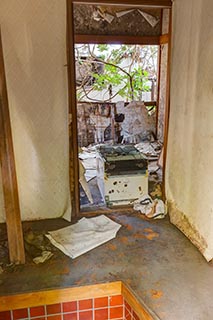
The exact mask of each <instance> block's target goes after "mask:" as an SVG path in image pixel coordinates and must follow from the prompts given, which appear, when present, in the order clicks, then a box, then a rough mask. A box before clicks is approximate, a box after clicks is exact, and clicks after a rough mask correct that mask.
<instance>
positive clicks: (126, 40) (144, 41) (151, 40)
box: [74, 34, 161, 45]
mask: <svg viewBox="0 0 213 320" xmlns="http://www.w3.org/2000/svg"><path fill="white" fill-rule="evenodd" d="M160 38H161V37H160V36H155V37H148V36H147V37H141V36H117V35H95V34H94V35H93V34H75V36H74V41H75V43H93V44H105V43H106V44H107V43H109V44H141V45H159V44H160Z"/></svg>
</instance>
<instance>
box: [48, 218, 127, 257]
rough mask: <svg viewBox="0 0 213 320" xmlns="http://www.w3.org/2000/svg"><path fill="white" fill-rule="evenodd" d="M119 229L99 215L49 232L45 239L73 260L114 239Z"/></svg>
mask: <svg viewBox="0 0 213 320" xmlns="http://www.w3.org/2000/svg"><path fill="white" fill-rule="evenodd" d="M120 227H121V225H120V224H118V223H116V222H114V221H112V220H111V219H109V218H107V217H106V216H104V215H101V216H98V217H95V218H82V219H81V220H79V221H78V222H77V223H76V224H74V225H71V226H69V227H65V228H62V229H60V230H56V231H51V232H49V234H46V237H47V238H48V239H49V240H50V241H51V243H52V244H53V245H54V246H55V247H57V248H58V249H60V250H61V251H62V252H63V253H64V254H66V255H67V256H69V257H71V258H73V259H74V258H76V257H79V256H80V255H82V254H83V253H85V252H88V251H90V250H92V249H93V248H96V247H98V246H99V245H101V244H103V243H105V242H107V241H109V240H111V239H113V238H115V237H116V234H117V232H118V230H119V229H120Z"/></svg>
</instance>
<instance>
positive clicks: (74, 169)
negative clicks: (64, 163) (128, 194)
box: [67, 0, 80, 217]
mask: <svg viewBox="0 0 213 320" xmlns="http://www.w3.org/2000/svg"><path fill="white" fill-rule="evenodd" d="M73 23H74V19H73V4H72V2H71V1H70V0H67V72H68V100H69V114H70V115H71V119H70V124H69V139H70V143H69V151H70V191H71V204H72V217H77V216H78V215H79V212H80V195H79V162H78V161H79V160H78V131H77V107H76V86H75V83H76V81H75V52H74V25H73Z"/></svg>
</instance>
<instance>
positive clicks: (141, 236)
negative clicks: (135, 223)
mask: <svg viewBox="0 0 213 320" xmlns="http://www.w3.org/2000/svg"><path fill="white" fill-rule="evenodd" d="M133 237H134V238H135V239H144V238H146V236H145V235H144V234H142V233H135V234H134V236H133Z"/></svg>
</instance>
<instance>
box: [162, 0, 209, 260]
mask: <svg viewBox="0 0 213 320" xmlns="http://www.w3.org/2000/svg"><path fill="white" fill-rule="evenodd" d="M173 14H174V17H173V48H172V75H171V116H170V127H169V144H168V162H167V167H166V192H167V199H168V200H169V202H170V206H171V211H170V215H171V220H172V222H173V223H174V224H176V225H177V226H178V227H179V228H180V229H181V230H182V231H183V232H184V233H185V234H186V235H187V236H188V237H189V238H190V239H191V240H192V242H193V243H194V244H195V245H196V246H197V247H198V248H199V249H200V250H201V252H202V253H203V255H204V256H205V258H206V259H207V260H211V259H212V258H213V192H212V185H213V167H212V159H213V126H212V119H213V108H212V105H213V72H212V66H213V54H212V52H213V41H212V38H213V1H212V0H196V2H195V1H194V0H188V1H185V0H176V1H174V8H173Z"/></svg>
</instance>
